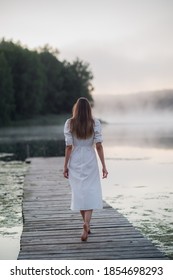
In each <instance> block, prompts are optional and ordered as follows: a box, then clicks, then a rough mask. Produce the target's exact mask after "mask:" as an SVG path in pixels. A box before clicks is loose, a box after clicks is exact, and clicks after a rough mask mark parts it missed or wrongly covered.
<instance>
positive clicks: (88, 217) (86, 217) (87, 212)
mask: <svg viewBox="0 0 173 280" xmlns="http://www.w3.org/2000/svg"><path fill="white" fill-rule="evenodd" d="M92 212H93V210H92V209H91V210H85V213H84V222H85V223H87V225H88V226H89V225H90V221H91V216H92Z"/></svg>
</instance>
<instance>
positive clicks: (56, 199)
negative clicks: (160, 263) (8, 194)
mask: <svg viewBox="0 0 173 280" xmlns="http://www.w3.org/2000/svg"><path fill="white" fill-rule="evenodd" d="M63 162H64V159H63V158H33V159H31V165H30V167H29V170H28V172H27V175H26V177H25V182H24V194H23V220H24V224H23V232H22V235H21V241H20V252H19V255H18V259H69V260H70V259H79V260H80V259H168V258H167V257H166V256H165V255H164V254H163V253H162V252H161V251H160V250H159V249H158V248H157V247H156V246H154V244H153V243H152V242H151V241H150V240H148V239H147V238H146V237H144V236H143V235H142V234H141V233H140V232H139V230H137V229H135V228H134V227H133V225H132V224H131V223H130V222H129V221H128V220H127V218H125V217H124V216H123V215H122V214H120V213H119V212H118V211H116V210H115V209H113V208H112V207H111V206H110V205H109V204H107V203H106V202H105V201H104V202H103V205H104V209H103V210H96V211H94V213H93V217H92V222H91V231H92V233H91V234H90V235H89V237H88V240H87V242H82V241H81V240H80V235H81V232H82V219H81V216H80V214H79V213H78V212H72V211H71V210H70V209H69V207H70V187H69V186H68V181H67V180H66V179H64V178H63V176H62V166H63Z"/></svg>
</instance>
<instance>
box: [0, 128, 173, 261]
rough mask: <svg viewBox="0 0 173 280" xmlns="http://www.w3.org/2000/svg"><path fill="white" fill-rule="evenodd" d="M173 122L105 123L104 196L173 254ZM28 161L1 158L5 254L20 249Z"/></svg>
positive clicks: (0, 224) (0, 223) (0, 222)
mask: <svg viewBox="0 0 173 280" xmlns="http://www.w3.org/2000/svg"><path fill="white" fill-rule="evenodd" d="M172 128H173V127H172V126H167V125H166V126H165V125H160V124H159V125H158V124H155V125H153V126H148V125H140V124H138V125H134V124H133V125H132V124H131V125H124V124H123V125H118V124H112V125H104V126H103V134H104V147H105V158H106V162H107V167H108V171H109V177H108V179H107V180H104V181H102V185H103V196H104V199H106V200H107V202H108V203H110V204H111V205H112V206H113V207H114V208H116V209H118V210H119V211H120V212H121V213H123V214H124V215H125V216H127V218H128V219H129V220H130V221H131V222H132V223H133V224H134V226H136V227H137V228H139V229H140V230H141V231H142V232H143V233H144V234H145V235H146V236H147V237H148V238H151V239H152V240H153V242H154V243H155V244H157V245H158V246H159V247H160V248H161V250H163V251H164V252H166V253H167V254H168V255H169V256H170V257H172V258H173V187H172V182H173V172H172V169H173V138H172V137H173V134H172V132H173V129H172ZM35 131H36V130H35ZM35 133H36V132H35ZM23 135H24V134H23ZM34 135H36V134H34ZM34 137H35V136H34ZM54 137H55V135H54ZM58 137H59V135H58ZM58 139H59V138H58ZM30 140H32V139H30ZM1 155H2V154H1ZM27 167H28V166H27V164H25V163H24V162H22V161H9V162H5V161H3V160H1V161H0V175H1V176H0V203H1V204H0V246H1V251H0V259H16V258H17V255H18V251H19V240H20V239H19V238H20V234H21V231H22V215H21V201H22V191H23V180H24V175H25V173H26V170H27Z"/></svg>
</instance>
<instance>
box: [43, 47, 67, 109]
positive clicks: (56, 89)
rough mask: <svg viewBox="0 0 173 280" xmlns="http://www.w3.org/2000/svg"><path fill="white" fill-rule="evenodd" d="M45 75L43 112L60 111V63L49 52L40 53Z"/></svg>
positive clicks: (61, 88) (61, 89) (61, 81)
mask: <svg viewBox="0 0 173 280" xmlns="http://www.w3.org/2000/svg"><path fill="white" fill-rule="evenodd" d="M40 58H41V62H42V64H43V67H44V73H45V76H46V83H45V92H46V94H45V101H44V112H47V113H61V112H62V92H63V76H62V67H63V65H62V63H61V62H60V61H59V60H58V59H57V58H56V57H55V56H54V55H53V54H51V53H50V52H48V51H45V49H44V52H42V53H41V54H40Z"/></svg>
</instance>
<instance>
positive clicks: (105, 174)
mask: <svg viewBox="0 0 173 280" xmlns="http://www.w3.org/2000/svg"><path fill="white" fill-rule="evenodd" d="M102 173H103V177H102V178H103V179H104V178H107V176H108V171H107V169H106V167H104V168H102Z"/></svg>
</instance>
